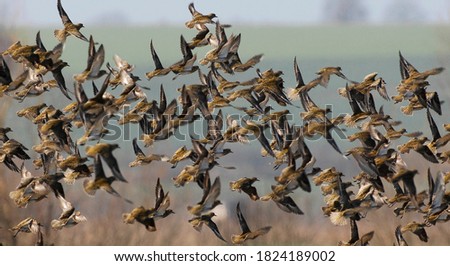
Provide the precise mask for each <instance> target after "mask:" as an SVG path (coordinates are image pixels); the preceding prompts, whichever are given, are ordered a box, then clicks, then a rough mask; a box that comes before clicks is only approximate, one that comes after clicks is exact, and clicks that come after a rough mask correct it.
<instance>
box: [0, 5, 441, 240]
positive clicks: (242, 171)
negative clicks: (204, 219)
mask: <svg viewBox="0 0 450 266" xmlns="http://www.w3.org/2000/svg"><path fill="white" fill-rule="evenodd" d="M190 2H191V1H149V0H134V1H128V2H124V1H116V0H111V1H88V0H76V1H75V0H64V1H63V6H64V8H65V10H66V12H67V13H68V14H69V16H70V18H71V20H72V21H73V22H74V23H78V22H81V23H83V24H84V26H85V28H83V29H82V32H83V34H84V35H85V36H89V35H92V36H93V37H94V39H95V41H96V42H98V43H101V44H103V45H104V46H105V50H106V62H111V63H112V64H113V60H112V57H113V55H115V54H117V55H119V56H120V57H122V58H123V59H125V60H127V61H128V62H129V63H130V64H133V65H134V66H135V70H134V72H133V73H134V74H135V75H138V76H140V77H141V79H142V81H141V82H140V84H141V85H144V86H147V87H149V88H150V89H151V90H150V91H146V93H147V95H148V97H149V98H150V99H152V98H155V99H159V98H158V97H159V86H160V85H161V84H164V87H165V88H166V93H167V96H168V98H169V99H173V98H175V97H177V95H178V92H177V91H176V89H177V88H179V87H181V86H182V85H183V84H192V83H197V82H199V81H198V77H197V76H196V75H189V76H183V77H180V78H178V79H177V80H175V81H172V80H171V76H170V75H169V76H170V77H164V78H154V79H152V80H151V81H147V80H146V78H145V75H144V74H145V73H146V72H148V71H150V70H153V68H154V65H153V62H152V60H151V55H150V49H149V43H150V40H153V44H154V46H155V49H156V51H157V53H158V55H159V57H160V59H161V61H162V64H163V65H164V66H169V65H170V64H172V63H174V62H176V61H178V60H180V59H181V52H180V48H179V38H180V35H181V34H182V35H183V36H185V37H186V39H188V38H189V39H190V38H192V37H193V36H194V35H195V34H196V33H195V32H194V31H189V30H188V29H187V28H185V26H184V22H186V21H188V20H190V18H191V14H190V13H189V11H188V9H187V6H188V4H189V3H190ZM194 3H195V6H196V8H197V10H199V11H200V12H202V13H209V12H214V13H215V14H216V15H217V16H218V19H219V21H220V22H221V23H223V24H230V25H232V27H231V28H229V29H227V30H226V31H227V34H231V33H234V34H238V33H241V34H242V40H241V45H240V49H239V51H240V56H241V59H243V60H246V59H248V58H250V57H251V56H253V55H255V54H259V53H263V54H264V58H263V60H262V61H261V63H260V64H259V65H258V66H257V67H258V68H260V69H261V70H266V69H269V68H273V69H274V70H282V71H283V73H284V75H283V79H284V85H285V87H286V88H290V87H294V86H295V85H296V82H295V77H294V73H293V67H292V66H293V58H294V57H295V56H296V57H297V60H298V63H299V66H300V69H301V71H302V74H303V78H304V79H305V81H309V80H311V79H313V78H314V77H315V72H316V71H317V70H319V69H320V68H322V67H324V66H340V67H341V68H342V70H343V73H344V74H345V75H346V76H347V77H348V78H349V79H351V80H356V81H360V80H362V79H363V77H364V76H365V75H367V74H369V73H372V72H378V75H379V76H381V77H383V79H384V80H385V81H386V83H387V89H388V94H389V95H394V94H395V93H396V91H395V87H396V86H397V84H398V83H399V81H400V72H399V61H398V60H399V58H398V52H399V51H401V52H402V54H403V55H404V56H405V57H406V58H407V59H408V61H409V62H411V63H412V64H413V65H414V66H415V67H417V68H418V69H419V70H426V69H430V68H433V67H437V66H443V67H446V69H447V70H446V71H445V72H444V73H443V74H441V75H439V76H437V77H433V78H431V79H430V83H431V85H430V88H432V90H436V91H438V93H439V96H440V99H441V100H443V101H445V104H444V105H443V112H444V114H448V102H450V88H449V85H450V80H449V75H448V69H449V64H450V27H449V21H450V13H449V12H450V2H449V1H446V0H427V1H414V0H380V1H369V0H320V1H319V0H318V1H282V2H278V1H269V0H258V1H257V0H250V1H236V0H229V1H195V2H194ZM61 27H62V23H61V20H60V18H59V16H58V11H57V9H56V1H51V0H40V1H34V0H16V1H6V0H0V51H3V50H5V49H6V48H7V47H9V46H10V45H11V44H12V43H14V42H15V41H18V40H20V41H21V42H22V44H33V43H34V38H35V35H36V33H37V32H38V31H40V32H41V37H42V39H43V42H44V44H45V45H46V46H47V47H52V46H54V45H56V44H57V42H56V39H55V38H54V36H53V31H54V30H55V29H57V28H61ZM87 49H88V43H84V42H81V41H79V40H78V39H75V38H69V39H68V41H67V43H66V46H65V50H64V54H63V59H64V60H65V61H67V62H69V65H70V67H67V68H65V69H64V71H63V73H64V76H65V77H66V79H67V80H70V77H72V76H73V74H75V73H81V72H82V71H83V70H84V68H85V67H86V59H87ZM207 51H208V49H207V48H205V49H202V48H200V49H198V52H197V53H198V54H199V57H200V58H201V57H202V56H203V55H204V54H205V53H206V52H207ZM8 63H10V62H9V61H8ZM10 67H11V72H12V76H13V77H14V76H16V75H17V74H18V73H19V72H20V71H21V66H19V65H14V64H13V63H11V65H10ZM206 71H207V70H205V71H204V72H206ZM255 74H256V73H255V71H253V70H250V71H247V73H244V74H236V75H234V76H230V75H227V76H226V78H227V79H230V80H247V79H248V78H252V77H254V76H255ZM67 83H68V86H69V89H72V86H73V85H72V84H71V82H67ZM343 86H345V82H344V81H343V80H339V79H332V81H331V82H330V84H329V86H328V88H327V89H325V88H322V87H318V88H317V89H316V90H313V91H312V92H311V97H312V98H313V100H315V101H316V103H317V104H319V106H325V105H331V107H332V109H333V117H335V116H337V115H338V114H340V113H348V112H350V108H349V105H348V102H347V100H346V99H344V98H342V97H340V96H339V95H338V94H337V92H336V90H337V89H338V88H340V87H343ZM374 96H375V98H376V99H375V100H376V103H377V106H381V105H383V107H384V109H385V112H386V113H390V114H392V116H393V118H394V120H401V121H403V124H402V125H401V127H405V128H406V129H407V130H408V131H411V132H413V131H423V132H424V134H426V135H428V136H430V132H429V128H428V124H427V122H426V115H425V113H424V112H420V113H418V115H414V116H405V115H404V114H402V113H401V112H400V104H397V105H395V104H394V103H393V102H392V101H390V102H387V101H385V100H383V99H382V98H381V97H379V95H374ZM0 101H1V105H0V126H1V127H6V126H8V127H11V128H12V129H13V131H14V132H13V134H12V135H11V136H13V138H15V139H18V140H19V141H21V142H22V143H24V145H25V146H27V147H28V148H30V151H29V152H30V154H31V155H32V157H33V156H35V157H36V156H37V155H36V154H35V153H33V151H32V150H31V147H32V146H33V145H35V144H36V143H37V142H38V137H37V135H36V134H35V130H36V129H35V125H33V124H32V123H30V122H29V121H28V120H26V119H24V118H17V117H16V111H17V110H20V109H22V108H24V107H26V106H30V105H33V104H37V103H40V102H46V103H47V104H52V105H54V106H55V107H58V108H63V107H64V106H66V105H67V104H69V103H70V102H69V101H68V100H67V99H62V100H61V94H60V92H59V91H51V92H49V93H46V94H45V96H41V97H37V98H27V99H26V100H25V101H24V102H23V103H17V101H12V100H11V99H9V98H8V97H6V96H3V97H2V98H1V99H0ZM296 104H297V105H299V104H298V102H296ZM228 111H230V112H232V110H228ZM290 111H291V113H292V114H293V117H294V120H295V121H299V117H298V114H299V112H300V111H302V110H301V109H299V108H295V107H291V108H290ZM446 119H447V117H446V116H445V115H443V116H441V117H439V116H435V120H436V122H437V124H438V125H442V124H443V123H448V122H449V121H448V119H447V120H446ZM122 130H123V131H122V132H120V134H119V136H118V137H117V140H116V141H117V142H118V143H119V145H120V149H118V150H116V151H115V152H114V154H115V155H116V156H117V157H118V159H119V164H120V167H121V170H122V172H123V174H124V176H125V177H126V178H127V180H128V181H129V183H128V184H123V183H121V184H116V183H114V184H113V186H114V187H115V188H116V189H117V190H118V191H119V192H120V193H121V194H122V195H124V196H125V197H126V198H129V199H131V200H132V201H133V202H134V205H130V204H128V203H126V202H124V201H123V200H122V199H118V198H115V197H112V196H111V195H109V194H107V193H105V192H104V191H98V192H97V194H96V195H95V197H88V196H87V195H86V194H85V193H84V192H83V189H82V182H77V183H75V184H74V185H67V184H64V188H65V191H66V197H67V198H68V199H69V200H70V201H71V202H72V203H73V205H74V206H76V208H77V209H79V210H80V211H81V212H82V213H83V214H84V215H85V216H86V217H87V219H88V221H87V222H85V223H82V224H79V225H77V226H75V227H73V228H67V229H63V230H62V231H55V230H52V229H51V227H50V221H51V220H52V219H55V218H57V216H58V215H59V213H60V208H59V205H58V202H57V201H56V199H55V198H54V197H53V195H52V196H51V197H49V198H48V199H45V200H42V201H40V202H37V203H33V204H30V205H29V206H28V207H27V208H23V209H19V208H17V207H16V206H15V205H14V203H13V202H12V200H10V198H9V196H8V194H9V192H10V191H12V190H13V189H14V188H15V187H16V186H17V184H18V183H19V178H20V175H19V174H16V173H13V172H11V171H9V170H8V169H6V168H5V167H3V166H0V170H1V171H2V172H1V173H2V176H1V179H0V243H3V244H4V245H30V244H33V243H34V236H33V235H29V234H20V235H19V236H18V237H17V238H13V237H12V234H11V233H10V232H9V231H8V230H7V228H10V227H12V226H13V225H15V224H17V223H18V222H19V221H20V220H22V219H24V218H26V217H28V216H33V217H35V218H36V219H37V220H38V221H40V222H41V223H42V224H43V225H44V226H45V227H44V229H45V231H44V237H45V242H46V244H55V245H222V244H223V243H222V242H221V241H220V240H218V239H217V238H215V237H214V236H213V234H212V232H211V231H209V230H207V228H204V229H203V231H202V232H200V233H199V232H196V231H195V230H194V229H193V228H192V226H191V225H190V224H189V223H188V222H187V221H188V219H190V218H191V217H190V215H189V213H188V212H187V210H186V205H193V204H195V203H196V202H198V201H199V200H200V199H201V196H202V192H201V191H200V190H199V189H198V188H197V187H196V186H197V185H196V184H189V185H187V186H186V187H184V188H176V187H175V186H173V184H172V180H171V178H172V177H174V176H176V175H177V174H178V173H179V172H180V171H181V169H182V167H183V166H184V164H180V165H179V166H178V167H177V168H175V169H172V168H170V166H169V165H168V164H165V163H159V162H153V163H152V164H150V165H148V166H143V167H140V168H133V169H130V168H128V167H127V165H128V163H129V162H130V161H132V160H133V159H134V155H133V153H132V146H131V139H132V138H133V137H136V136H137V132H138V125H130V126H125V127H124V128H122ZM74 134H77V133H76V132H75V133H74ZM404 142H405V139H400V140H399V142H398V143H394V144H393V146H394V147H396V145H398V144H401V143H404ZM180 143H183V144H186V145H187V146H188V147H190V143H189V142H186V141H185V142H182V141H177V140H176V139H174V138H171V139H169V140H167V141H163V142H157V143H156V144H155V145H154V146H152V147H151V148H148V149H145V150H144V152H146V153H157V154H159V153H163V154H167V155H171V154H173V151H174V150H175V149H176V148H177V147H179V146H180ZM307 144H308V145H309V147H310V149H311V151H312V153H313V154H314V155H315V156H316V158H317V163H316V166H318V167H321V168H322V169H325V168H329V167H332V166H335V167H336V168H337V170H338V171H341V172H343V173H344V175H345V177H344V179H345V180H350V179H351V178H352V176H354V175H356V174H357V173H358V172H359V168H358V166H357V164H356V162H355V161H354V160H353V159H352V158H349V159H347V158H344V157H343V156H341V155H339V154H338V153H336V152H335V151H334V150H332V149H331V148H330V146H329V145H328V144H327V143H326V142H324V141H318V140H310V141H308V143H307ZM338 145H339V146H340V148H341V150H343V151H345V150H347V149H350V148H351V147H353V146H354V144H351V143H349V142H348V141H346V140H345V139H341V140H339V141H338ZM229 148H231V149H232V150H233V154H232V155H231V156H230V155H228V156H225V157H223V158H221V159H220V163H221V164H222V165H224V166H230V165H232V166H235V167H236V170H226V169H221V168H214V169H213V170H212V171H211V177H212V178H214V177H216V176H220V178H221V182H222V193H221V196H220V198H219V199H220V200H221V201H222V203H223V204H222V205H220V206H218V207H217V208H216V209H214V211H215V212H216V214H217V215H218V216H217V217H215V221H216V223H217V225H218V226H219V229H220V230H221V232H222V234H223V235H224V236H225V238H226V239H229V237H230V235H231V234H235V233H239V231H240V228H239V225H238V221H237V217H236V214H235V207H236V203H237V202H241V206H242V209H243V212H244V215H245V216H246V218H247V222H248V223H249V225H250V227H251V228H255V229H256V228H258V227H262V226H266V225H271V226H272V230H271V231H270V232H269V233H268V234H267V235H266V236H264V237H261V238H258V239H256V240H255V241H252V242H247V243H248V244H254V245H336V244H337V243H338V241H340V240H343V241H347V240H349V239H350V229H349V226H342V227H338V226H334V225H333V224H332V223H331V222H330V221H329V218H328V217H325V216H323V214H322V210H321V207H322V206H323V205H324V203H323V197H322V195H321V191H320V189H319V188H317V187H313V190H312V192H311V193H306V192H303V191H299V190H298V191H296V192H295V193H294V194H293V195H292V197H293V198H294V200H295V201H296V202H297V204H298V205H299V207H300V208H301V209H302V210H303V211H304V212H305V214H304V215H301V216H298V215H294V214H288V213H285V212H283V211H282V210H280V209H279V208H277V207H276V205H275V204H274V203H273V202H251V201H250V199H249V198H248V197H247V195H245V194H239V193H237V192H232V191H230V190H229V189H228V183H229V182H230V181H232V180H236V179H238V178H239V177H243V176H248V177H251V176H256V177H258V178H259V179H260V181H259V182H257V183H255V186H256V187H257V189H258V192H259V194H260V195H264V194H266V193H269V192H270V185H271V184H273V183H274V181H273V178H274V176H276V175H278V174H279V172H280V170H281V169H279V170H274V169H273V165H271V160H270V159H268V158H263V157H261V156H260V150H261V146H260V145H259V143H258V142H251V143H250V144H248V145H240V144H230V145H229ZM82 150H83V148H82ZM404 159H405V161H406V162H407V164H408V165H410V166H411V167H412V168H416V169H417V170H418V171H419V174H418V175H417V176H416V182H417V186H418V190H419V191H421V190H425V189H427V183H426V169H427V167H428V166H429V165H428V164H422V163H423V160H422V158H421V157H420V156H418V155H416V154H415V153H410V154H407V155H405V156H404ZM26 166H27V168H29V169H30V170H32V168H33V166H32V164H31V162H26ZM439 170H442V171H449V167H448V164H447V165H441V164H439V165H432V172H433V173H436V172H437V171H439ZM157 177H160V178H161V179H162V184H163V187H164V189H165V191H169V195H170V196H171V208H172V209H173V210H174V211H175V215H171V216H169V217H167V218H166V219H164V220H162V221H160V223H158V222H157V224H156V226H157V229H158V230H157V231H156V232H147V231H146V230H145V228H144V227H143V226H141V225H140V224H134V225H127V224H124V223H123V222H122V213H124V212H129V211H130V210H131V209H132V208H134V207H135V206H138V205H144V206H146V207H150V206H152V205H153V204H154V187H155V184H156V179H157ZM387 193H389V192H387ZM390 193H392V192H390ZM391 195H392V194H391ZM421 219H422V218H421V217H420V216H415V215H413V214H411V215H405V216H404V217H403V218H402V219H400V218H398V217H396V216H395V215H394V213H393V211H392V209H391V208H388V207H382V208H381V209H379V210H376V211H373V212H370V213H369V215H368V216H367V217H366V218H365V219H363V221H361V222H360V223H359V224H358V226H359V230H360V234H361V235H362V234H364V233H366V232H369V231H372V230H374V231H375V235H374V238H373V240H372V241H371V244H372V245H392V243H394V242H395V237H394V230H395V228H396V227H397V225H400V224H401V225H404V224H406V223H408V222H409V221H412V220H421ZM427 230H428V231H427V232H428V234H429V236H430V240H429V242H428V243H423V242H420V241H419V240H418V238H417V237H416V236H414V235H412V234H405V238H406V240H407V241H408V243H409V244H413V245H414V244H416V245H423V244H425V245H448V244H450V242H449V239H450V230H449V229H448V227H446V226H444V225H437V226H434V227H431V228H429V229H427Z"/></svg>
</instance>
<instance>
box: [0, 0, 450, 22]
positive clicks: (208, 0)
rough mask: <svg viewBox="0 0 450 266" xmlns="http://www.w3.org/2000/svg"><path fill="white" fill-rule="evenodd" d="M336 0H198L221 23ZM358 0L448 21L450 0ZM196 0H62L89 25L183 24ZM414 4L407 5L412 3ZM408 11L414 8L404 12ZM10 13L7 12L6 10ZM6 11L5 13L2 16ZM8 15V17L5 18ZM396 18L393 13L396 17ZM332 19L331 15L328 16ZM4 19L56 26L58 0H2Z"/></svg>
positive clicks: (375, 12) (307, 9)
mask: <svg viewBox="0 0 450 266" xmlns="http://www.w3.org/2000/svg"><path fill="white" fill-rule="evenodd" d="M336 1H338V0H315V1H306V0H280V1H273V0H226V1H219V0H216V1H213V0H198V1H193V2H194V3H195V6H196V8H197V10H198V11H200V12H202V13H209V12H214V13H216V14H217V15H218V17H219V20H220V21H221V22H222V23H230V24H238V23H242V24H258V25H261V24H270V25H273V24H277V25H308V24H320V23H323V22H324V21H325V22H326V21H327V19H326V17H327V16H326V13H325V12H324V10H326V6H327V4H328V5H329V3H330V2H336ZM344 1H356V2H359V3H360V4H361V5H362V6H363V7H364V9H365V13H366V16H365V17H366V19H365V22H366V23H374V24H380V23H383V22H387V21H390V22H392V20H393V18H396V17H399V16H402V17H404V16H409V17H410V20H409V21H412V22H415V21H416V20H417V22H419V23H424V22H426V23H448V22H449V21H450V19H449V18H450V1H449V0H378V1H373V0H344ZM190 2H192V0H165V1H161V0H158V1H154V0H129V1H123V0H108V1H99V0H63V1H62V4H63V6H64V8H65V10H66V12H67V13H68V14H69V16H70V18H71V19H72V21H73V22H75V23H76V22H82V23H83V24H85V25H90V26H92V25H161V24H171V25H180V24H181V25H183V24H182V23H184V22H185V21H187V20H188V19H189V18H190V13H189V11H188V9H187V6H188V4H189V3H190ZM411 6H412V7H413V8H409V7H411ZM405 12H409V13H410V14H406V15H405ZM4 13H7V14H4ZM1 17H3V19H1ZM5 20H6V21H5ZM394 20H395V19H394ZM328 22H329V21H328ZM0 23H6V24H9V25H16V26H23V25H34V26H54V25H57V24H59V23H61V22H60V20H59V17H58V12H57V9H56V0H14V1H11V0H0Z"/></svg>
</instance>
